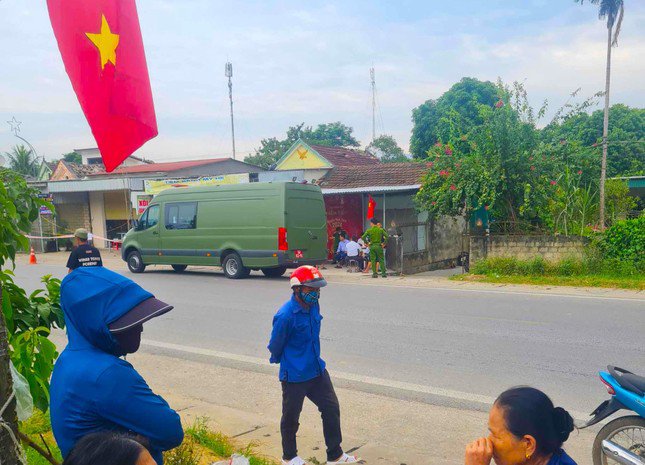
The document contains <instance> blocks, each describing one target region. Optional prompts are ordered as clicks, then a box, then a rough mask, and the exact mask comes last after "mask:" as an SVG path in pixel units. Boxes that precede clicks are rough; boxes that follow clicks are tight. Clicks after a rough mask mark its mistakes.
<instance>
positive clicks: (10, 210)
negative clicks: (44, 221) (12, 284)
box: [0, 168, 53, 268]
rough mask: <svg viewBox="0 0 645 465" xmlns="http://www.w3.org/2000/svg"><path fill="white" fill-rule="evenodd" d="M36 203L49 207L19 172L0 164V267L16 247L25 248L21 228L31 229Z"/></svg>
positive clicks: (25, 249)
mask: <svg viewBox="0 0 645 465" xmlns="http://www.w3.org/2000/svg"><path fill="white" fill-rule="evenodd" d="M40 206H47V207H49V208H53V205H51V204H50V203H48V202H45V201H43V200H42V199H39V198H38V191H36V190H35V189H32V188H30V187H28V186H27V182H26V181H25V180H24V179H23V178H22V176H20V175H19V174H17V173H16V172H15V171H12V170H7V169H3V168H0V268H2V267H3V266H4V264H5V261H6V260H7V259H8V260H11V261H12V262H13V261H14V259H15V258H16V252H17V251H18V250H24V251H27V250H29V240H28V239H27V238H26V237H25V236H24V234H23V232H25V231H27V232H28V231H30V230H31V223H32V222H33V221H35V220H36V219H37V218H38V208H39V207H40Z"/></svg>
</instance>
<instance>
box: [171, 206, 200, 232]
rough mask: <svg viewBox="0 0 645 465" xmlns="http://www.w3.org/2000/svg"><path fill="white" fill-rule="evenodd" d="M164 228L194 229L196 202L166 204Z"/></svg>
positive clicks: (195, 225) (195, 224) (195, 223)
mask: <svg viewBox="0 0 645 465" xmlns="http://www.w3.org/2000/svg"><path fill="white" fill-rule="evenodd" d="M165 208H166V229H195V228H196V227H197V202H178V203H167V204H166V207H165Z"/></svg>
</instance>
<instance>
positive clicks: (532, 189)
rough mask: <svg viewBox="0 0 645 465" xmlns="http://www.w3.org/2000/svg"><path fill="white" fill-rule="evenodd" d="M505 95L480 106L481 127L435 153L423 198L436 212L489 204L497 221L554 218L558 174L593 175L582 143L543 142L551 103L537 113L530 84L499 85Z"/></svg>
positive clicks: (451, 212) (438, 147) (535, 222)
mask: <svg viewBox="0 0 645 465" xmlns="http://www.w3.org/2000/svg"><path fill="white" fill-rule="evenodd" d="M497 95H499V96H500V97H499V100H498V101H497V102H496V103H495V104H494V105H479V106H478V110H479V118H480V119H481V121H482V123H481V124H480V125H475V126H473V127H472V128H471V129H470V130H469V132H468V133H464V134H463V135H461V136H460V137H457V138H455V139H453V140H452V141H451V142H449V143H447V144H443V143H441V142H437V143H435V145H434V146H433V147H432V148H431V149H430V150H429V151H428V155H427V157H426V160H427V161H428V163H429V166H430V170H429V172H428V174H427V176H426V178H425V180H424V183H423V186H422V188H421V190H420V191H419V193H418V194H417V202H418V204H419V205H420V206H421V208H423V209H425V210H427V211H429V213H430V214H431V215H432V216H438V215H451V216H452V215H459V214H463V213H466V214H468V213H469V212H471V211H473V210H477V209H479V208H482V207H485V208H487V209H489V210H490V211H491V213H492V216H493V218H495V219H496V220H497V221H502V222H511V223H512V224H513V225H520V224H522V223H525V222H529V223H531V224H533V225H539V226H545V225H548V224H553V223H554V222H553V221H552V220H551V219H549V211H548V209H547V206H548V205H549V200H550V199H551V198H552V197H553V195H554V193H555V190H556V189H557V186H558V176H559V175H560V174H561V173H563V172H565V168H567V167H569V169H570V170H571V171H572V172H574V173H575V176H576V182H578V183H582V181H581V180H582V179H585V180H586V179H588V177H589V173H590V169H589V160H588V159H587V158H586V157H585V156H584V154H581V153H580V150H579V145H578V144H573V143H562V142H561V141H555V142H551V143H545V142H543V141H541V140H540V137H539V131H538V129H537V128H536V121H537V119H539V117H540V116H541V115H543V113H544V109H545V106H543V107H542V108H541V109H540V110H539V111H538V112H537V113H536V112H535V111H534V110H533V108H531V106H530V105H529V104H528V97H527V95H526V92H525V90H524V88H523V87H522V85H520V84H518V83H515V84H514V85H513V87H505V86H503V85H502V84H501V83H499V84H498V87H497ZM586 211H587V212H588V211H589V208H588V207H587V208H586ZM586 216H588V213H586ZM516 227H517V226H516Z"/></svg>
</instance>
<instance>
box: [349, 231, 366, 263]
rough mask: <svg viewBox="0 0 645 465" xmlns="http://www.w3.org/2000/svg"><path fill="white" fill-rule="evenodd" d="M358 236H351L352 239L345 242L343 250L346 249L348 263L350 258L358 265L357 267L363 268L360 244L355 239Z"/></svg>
mask: <svg viewBox="0 0 645 465" xmlns="http://www.w3.org/2000/svg"><path fill="white" fill-rule="evenodd" d="M357 239H358V238H357V237H356V236H353V237H352V240H351V241H349V242H348V243H347V245H346V246H345V250H347V263H350V261H351V260H354V261H355V262H356V264H357V265H358V267H359V269H361V270H362V269H363V265H364V263H363V257H362V256H361V246H360V244H359V243H358V242H357V241H356V240H357Z"/></svg>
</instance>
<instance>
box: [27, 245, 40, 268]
mask: <svg viewBox="0 0 645 465" xmlns="http://www.w3.org/2000/svg"><path fill="white" fill-rule="evenodd" d="M29 264H30V265H37V264H38V262H37V261H36V253H35V252H34V248H33V247H32V248H31V253H30V254H29Z"/></svg>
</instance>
